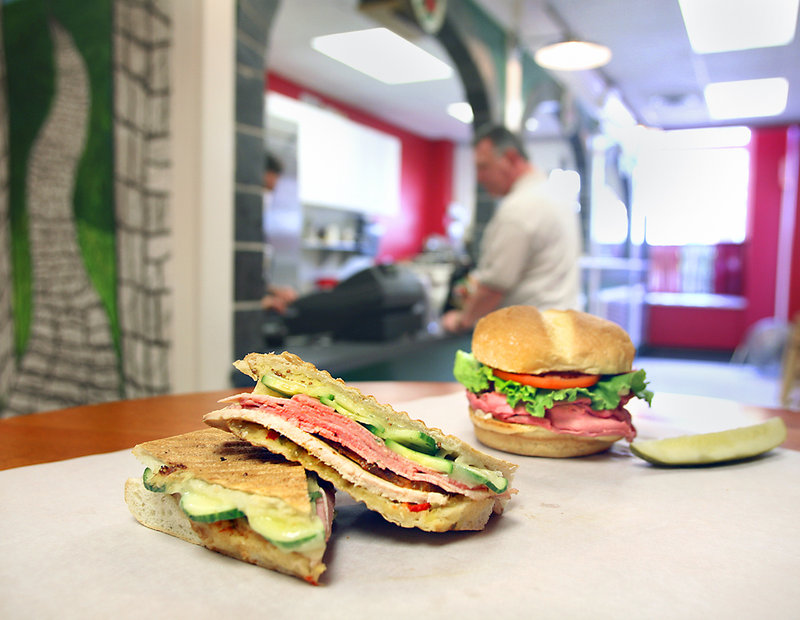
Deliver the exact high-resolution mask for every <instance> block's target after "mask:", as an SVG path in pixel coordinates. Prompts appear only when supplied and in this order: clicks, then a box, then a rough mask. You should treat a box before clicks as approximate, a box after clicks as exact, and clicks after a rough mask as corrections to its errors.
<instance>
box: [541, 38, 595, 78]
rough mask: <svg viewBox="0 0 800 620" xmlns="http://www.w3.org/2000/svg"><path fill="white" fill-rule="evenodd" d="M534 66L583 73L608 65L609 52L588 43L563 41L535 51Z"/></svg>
mask: <svg viewBox="0 0 800 620" xmlns="http://www.w3.org/2000/svg"><path fill="white" fill-rule="evenodd" d="M533 57H534V60H535V61H536V64H538V65H539V66H540V67H544V68H545V69H551V70H553V71H585V70H587V69H596V68H597V67H602V66H603V65H606V64H608V62H609V61H610V60H611V50H610V49H608V48H607V47H606V46H605V45H599V44H597V43H591V42H589V41H563V42H561V43H553V44H552V45H546V46H545V47H541V48H539V49H538V50H536V53H535V54H534V56H533Z"/></svg>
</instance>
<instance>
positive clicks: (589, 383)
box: [453, 306, 653, 457]
mask: <svg viewBox="0 0 800 620" xmlns="http://www.w3.org/2000/svg"><path fill="white" fill-rule="evenodd" d="M634 353H635V350H634V346H633V343H632V342H631V339H630V337H629V336H628V334H627V333H626V332H625V330H624V329H622V328H621V327H620V326H618V325H617V324H616V323H613V322H611V321H607V320H605V319H601V318H599V317H596V316H593V315H590V314H586V313H584V312H577V311H573V310H566V311H561V310H544V311H542V312H540V311H539V310H537V309H536V308H534V307H532V306H511V307H507V308H501V309H500V310H496V311H495V312H492V313H490V314H488V315H486V316H485V317H483V318H482V319H480V320H479V321H478V323H477V324H476V326H475V330H474V331H473V335H472V352H471V353H467V352H464V351H458V353H457V354H456V360H455V366H454V369H453V374H454V375H455V378H456V379H457V380H458V381H459V382H460V383H462V384H463V385H464V386H465V387H466V389H467V392H466V394H467V399H468V401H469V415H470V418H471V420H472V423H473V426H474V428H475V434H476V437H477V438H478V440H479V441H480V442H481V443H483V444H485V445H487V446H491V447H492V448H496V449H498V450H503V451H505V452H511V453H515V454H523V455H529V456H544V457H572V456H582V455H587V454H595V453H597V452H602V451H603V450H607V449H608V448H610V447H611V445H612V444H613V443H614V442H616V441H619V440H620V439H626V440H628V441H631V440H633V438H634V437H635V436H636V429H635V428H634V426H633V423H632V421H631V416H630V413H629V412H628V411H627V410H626V409H625V404H626V403H627V402H628V401H629V400H630V399H631V398H642V399H644V400H646V401H647V402H648V404H649V403H650V401H651V399H652V396H653V394H652V392H650V391H649V390H647V389H646V386H647V381H646V376H645V372H644V371H643V370H633V369H632V363H633V358H634Z"/></svg>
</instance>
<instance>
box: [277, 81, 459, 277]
mask: <svg viewBox="0 0 800 620" xmlns="http://www.w3.org/2000/svg"><path fill="white" fill-rule="evenodd" d="M267 88H268V90H271V91H274V92H277V93H280V94H282V95H285V96H287V97H293V98H294V99H300V98H301V97H302V95H304V94H308V95H312V96H313V97H314V98H315V99H318V100H319V101H321V102H323V103H324V104H325V105H328V106H330V107H332V108H335V109H337V110H339V111H341V112H343V113H344V114H346V115H347V117H348V118H349V119H350V120H352V121H354V122H357V123H361V124H362V125H366V126H367V127H371V128H373V129H377V130H379V131H383V132H384V133H387V134H389V135H392V136H395V137H396V138H398V139H399V140H400V143H401V152H402V156H401V169H400V212H399V213H398V214H397V215H396V216H393V217H381V218H379V219H378V220H377V221H378V222H379V223H380V224H382V225H383V228H384V235H383V238H382V240H381V243H380V247H379V250H378V256H377V259H378V260H379V261H381V262H391V261H396V260H403V259H407V258H411V257H413V256H415V255H416V254H418V253H419V252H420V251H421V250H422V248H423V244H424V242H425V239H426V238H428V237H429V236H430V235H432V234H443V233H444V231H445V221H444V219H445V214H446V213H447V207H448V205H449V204H450V202H451V200H452V178H453V143H452V142H449V141H447V140H428V139H426V138H422V137H420V136H417V135H415V134H413V133H411V132H408V131H405V130H403V129H400V128H398V127H396V126H394V125H390V124H388V123H386V122H384V121H382V120H380V119H378V118H375V117H374V116H371V115H370V114H368V113H367V112H364V111H363V110H359V109H357V108H354V107H352V106H348V105H346V104H343V103H341V102H339V101H336V100H335V99H331V98H330V97H326V96H325V95H321V94H319V93H316V92H314V91H312V90H310V89H308V88H306V87H304V86H300V85H298V84H295V83H294V82H291V81H290V80H287V79H286V78H285V77H283V76H281V75H278V74H277V73H272V72H270V73H268V74H267Z"/></svg>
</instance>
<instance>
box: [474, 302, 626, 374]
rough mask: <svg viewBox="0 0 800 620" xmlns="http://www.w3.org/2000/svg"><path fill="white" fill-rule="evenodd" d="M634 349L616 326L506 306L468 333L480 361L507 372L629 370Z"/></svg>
mask: <svg viewBox="0 0 800 620" xmlns="http://www.w3.org/2000/svg"><path fill="white" fill-rule="evenodd" d="M634 353H635V349H634V346H633V343H632V342H631V339H630V337H629V336H628V334H627V332H625V330H624V329H622V328H621V327H620V326H619V325H617V324H616V323H613V322H611V321H607V320H605V319H601V318H600V317H596V316H594V315H591V314H587V313H585V312H577V311H575V310H543V311H541V312H540V311H539V310H537V309H536V308H534V307H533V306H509V307H507V308H501V309H500V310H495V311H494V312H491V313H490V314H487V315H486V316H485V317H483V318H482V319H480V320H479V321H478V323H477V325H476V326H475V331H474V332H473V334H472V354H473V356H474V357H475V359H477V360H478V361H479V362H482V363H484V364H486V365H487V366H491V367H492V368H497V369H499V370H504V371H506V372H517V373H528V374H540V373H544V372H552V371H558V372H566V371H576V372H585V373H590V374H601V375H602V374H619V373H624V372H630V371H631V368H632V364H633V356H634Z"/></svg>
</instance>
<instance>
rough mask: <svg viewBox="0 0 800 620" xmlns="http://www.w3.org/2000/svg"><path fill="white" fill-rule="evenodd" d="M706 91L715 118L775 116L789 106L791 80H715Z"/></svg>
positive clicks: (709, 106) (709, 109)
mask: <svg viewBox="0 0 800 620" xmlns="http://www.w3.org/2000/svg"><path fill="white" fill-rule="evenodd" d="M703 94H704V95H705V99H706V105H707V106H708V113H709V114H710V115H711V118H714V119H720V120H721V119H731V118H751V117H756V116H774V115H776V114H780V113H781V112H783V111H784V110H785V109H786V99H787V97H788V95H789V82H788V81H787V80H786V78H782V77H777V78H763V79H760V80H740V81H737V82H713V83H711V84H708V85H707V86H706V87H705V89H704V90H703Z"/></svg>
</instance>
